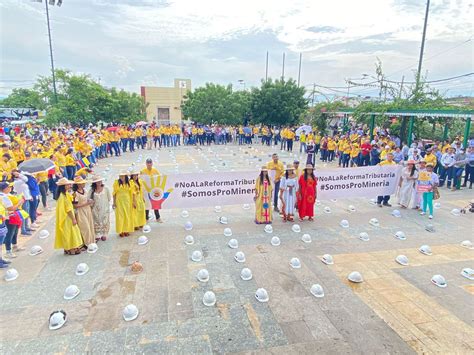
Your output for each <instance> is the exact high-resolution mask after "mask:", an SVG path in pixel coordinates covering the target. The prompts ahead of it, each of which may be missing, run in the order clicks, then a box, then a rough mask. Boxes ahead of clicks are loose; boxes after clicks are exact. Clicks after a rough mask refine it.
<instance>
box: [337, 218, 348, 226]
mask: <svg viewBox="0 0 474 355" xmlns="http://www.w3.org/2000/svg"><path fill="white" fill-rule="evenodd" d="M339 224H340V225H341V227H342V228H349V221H348V220H347V219H343V220H342V221H341V222H340V223H339Z"/></svg>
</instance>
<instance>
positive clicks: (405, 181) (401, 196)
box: [398, 160, 418, 208]
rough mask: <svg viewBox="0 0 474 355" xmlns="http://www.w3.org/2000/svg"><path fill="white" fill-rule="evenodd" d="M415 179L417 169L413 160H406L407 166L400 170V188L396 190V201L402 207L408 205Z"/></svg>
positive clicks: (416, 177)
mask: <svg viewBox="0 0 474 355" xmlns="http://www.w3.org/2000/svg"><path fill="white" fill-rule="evenodd" d="M417 179H418V170H416V167H415V161H414V160H408V162H407V166H406V167H404V168H403V170H402V176H400V189H399V190H398V203H399V204H400V205H401V206H402V208H408V207H409V204H410V200H411V197H412V195H413V192H414V190H415V184H416V180H417Z"/></svg>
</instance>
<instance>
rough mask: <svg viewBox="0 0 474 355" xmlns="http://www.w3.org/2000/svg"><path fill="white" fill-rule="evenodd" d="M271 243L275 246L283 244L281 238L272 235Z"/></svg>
mask: <svg viewBox="0 0 474 355" xmlns="http://www.w3.org/2000/svg"><path fill="white" fill-rule="evenodd" d="M270 244H271V245H273V246H274V247H277V246H279V245H280V244H281V242H280V238H278V237H272V240H270Z"/></svg>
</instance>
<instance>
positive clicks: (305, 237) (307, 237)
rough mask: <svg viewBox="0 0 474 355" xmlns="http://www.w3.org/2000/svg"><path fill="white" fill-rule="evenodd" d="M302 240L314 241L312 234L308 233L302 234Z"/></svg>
mask: <svg viewBox="0 0 474 355" xmlns="http://www.w3.org/2000/svg"><path fill="white" fill-rule="evenodd" d="M301 240H302V241H303V242H305V243H311V241H312V240H311V236H310V235H309V234H307V233H305V234H303V235H302V236H301Z"/></svg>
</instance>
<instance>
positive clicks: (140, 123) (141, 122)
mask: <svg viewBox="0 0 474 355" xmlns="http://www.w3.org/2000/svg"><path fill="white" fill-rule="evenodd" d="M146 124H148V122H145V121H138V122H137V126H143V125H146Z"/></svg>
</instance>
